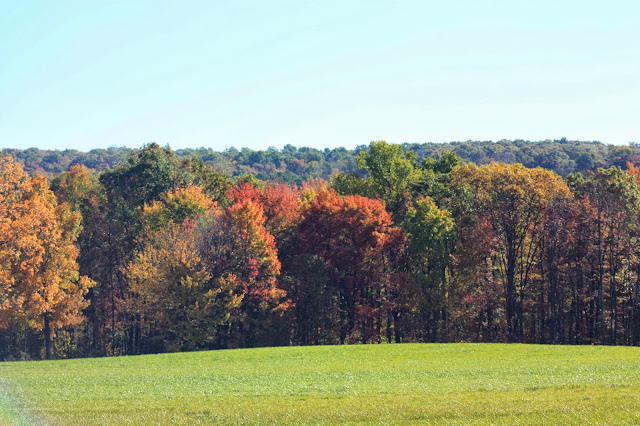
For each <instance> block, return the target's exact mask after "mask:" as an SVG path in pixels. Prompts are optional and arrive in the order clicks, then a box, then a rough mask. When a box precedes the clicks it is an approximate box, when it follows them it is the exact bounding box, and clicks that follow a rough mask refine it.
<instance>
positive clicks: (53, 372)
mask: <svg viewBox="0 0 640 426" xmlns="http://www.w3.org/2000/svg"><path fill="white" fill-rule="evenodd" d="M0 410H1V413H2V418H3V419H4V421H5V422H6V423H9V424H16V423H17V424H20V423H24V424H31V423H45V424H49V423H53V424H96V423H102V424H111V423H129V424H144V423H164V424H174V423H183V424H194V423H218V422H219V423H232V424H238V423H338V422H348V423H357V422H365V423H381V422H383V423H389V422H408V423H415V422H438V423H454V424H455V423H478V422H480V423H494V424H495V423H499V424H517V423H537V424H539V423H549V424H557V423H579V424H584V423H609V424H626V423H640V348H628V347H589V346H582V347H579V346H539V345H499V344H402V345H367V346H318V347H287V348H265V349H241V350H226V351H213V352H195V353H180V354H164V355H148V356H137V357H120V358H97V359H81V360H66V361H39V362H11V363H0Z"/></svg>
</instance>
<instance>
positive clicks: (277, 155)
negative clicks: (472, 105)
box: [0, 138, 640, 184]
mask: <svg viewBox="0 0 640 426" xmlns="http://www.w3.org/2000/svg"><path fill="white" fill-rule="evenodd" d="M402 146H403V147H404V148H405V150H411V151H414V152H415V153H416V154H417V156H418V159H419V160H421V159H423V158H426V157H434V158H440V156H441V155H442V154H443V153H444V152H449V151H453V152H455V153H456V154H457V155H458V156H459V157H460V158H461V159H462V160H463V161H468V162H473V163H476V164H480V165H481V164H489V163H491V162H500V163H522V164H523V165H525V166H526V167H542V168H545V169H548V170H552V171H554V172H556V173H558V174H559V175H561V176H566V175H567V174H569V173H572V172H580V171H584V170H588V169H593V168H598V167H604V168H608V167H611V166H620V167H625V165H626V163H627V162H628V161H629V162H631V163H634V164H638V163H639V162H640V144H637V143H630V144H629V145H607V144H603V143H601V142H584V141H570V140H567V139H565V138H563V139H559V140H544V141H536V142H531V141H524V140H514V141H510V140H500V141H497V142H493V141H466V142H449V143H431V142H428V143H404V144H402ZM366 149H367V145H360V146H357V147H356V148H354V149H346V148H333V149H329V148H326V149H324V150H319V149H316V148H306V147H302V148H297V147H295V146H293V145H286V146H285V147H284V148H282V149H276V148H268V149H266V150H253V149H250V148H242V149H239V150H238V149H236V148H229V149H226V150H224V151H214V150H213V149H211V148H195V149H191V148H188V149H179V150H176V151H175V153H176V155H177V156H178V157H179V158H187V157H191V156H195V157H198V158H200V159H201V160H203V161H204V162H205V163H206V164H208V165H210V166H212V167H213V168H214V169H215V170H216V171H218V172H220V173H224V174H227V175H230V176H240V175H244V174H253V175H254V176H256V177H257V178H259V179H262V180H274V181H280V182H285V183H289V184H293V183H301V182H303V181H306V180H309V179H313V178H321V179H330V178H331V177H332V176H334V175H335V174H337V173H340V172H344V173H358V166H357V164H356V155H357V154H358V153H359V152H360V151H363V150H366ZM138 151H139V150H138V149H132V148H126V147H111V148H107V149H92V150H91V151H89V152H81V151H77V150H73V149H67V150H43V149H38V148H28V149H25V150H21V149H12V148H4V149H2V151H1V152H0V156H11V157H14V158H16V159H17V160H18V161H19V162H21V163H22V164H23V165H24V168H25V170H26V171H28V172H29V173H34V172H39V173H42V174H44V175H47V176H50V177H51V176H55V175H57V174H58V173H61V172H64V171H67V170H68V169H69V167H70V166H72V165H75V164H83V165H85V166H86V167H87V168H89V169H90V170H92V171H96V172H98V171H102V170H105V169H108V168H110V167H113V166H114V165H116V164H118V163H120V162H122V161H125V160H126V159H127V158H129V156H131V155H132V154H135V153H136V152H138Z"/></svg>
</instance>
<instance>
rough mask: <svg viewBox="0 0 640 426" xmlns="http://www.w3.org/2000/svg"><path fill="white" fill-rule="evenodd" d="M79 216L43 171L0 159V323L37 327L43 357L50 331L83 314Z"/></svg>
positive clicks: (16, 327)
mask: <svg viewBox="0 0 640 426" xmlns="http://www.w3.org/2000/svg"><path fill="white" fill-rule="evenodd" d="M80 220H81V217H80V214H79V213H77V212H72V211H71V210H70V208H69V206H68V205H67V204H62V205H58V203H57V200H56V197H55V196H54V194H53V193H52V192H51V191H50V190H49V188H48V185H47V182H46V179H45V178H44V177H42V176H39V175H36V176H34V177H33V178H31V177H29V176H28V175H27V174H26V173H25V172H24V170H23V169H22V166H21V165H19V164H17V163H15V162H14V161H12V160H10V159H8V158H3V159H0V328H3V329H13V330H19V329H23V328H31V329H34V330H38V331H42V332H43V337H44V341H45V355H46V358H47V359H51V358H52V356H53V353H52V335H53V332H54V331H55V330H56V329H59V328H61V327H64V326H67V325H72V324H78V323H80V322H81V321H82V320H83V315H82V310H83V309H84V308H85V307H86V306H87V305H88V303H87V302H86V300H85V297H84V296H85V295H86V293H87V291H88V289H89V288H90V287H92V286H93V282H92V281H91V280H90V279H88V278H86V277H79V275H78V264H77V262H76V258H77V256H78V249H77V248H76V247H75V245H74V243H75V240H76V238H77V236H78V233H79V231H80Z"/></svg>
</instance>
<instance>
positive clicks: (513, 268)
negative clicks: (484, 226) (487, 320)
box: [452, 163, 571, 341]
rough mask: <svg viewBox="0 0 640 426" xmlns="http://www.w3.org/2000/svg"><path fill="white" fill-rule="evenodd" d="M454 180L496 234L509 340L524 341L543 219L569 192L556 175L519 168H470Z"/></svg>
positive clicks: (457, 173) (464, 168)
mask: <svg viewBox="0 0 640 426" xmlns="http://www.w3.org/2000/svg"><path fill="white" fill-rule="evenodd" d="M452 178H453V181H454V182H456V184H457V185H459V186H460V188H459V192H464V193H467V194H468V196H469V207H471V208H472V209H473V211H474V212H477V214H478V215H480V217H481V218H482V219H484V220H486V221H487V222H488V223H489V224H490V225H491V228H492V229H493V231H494V232H495V233H496V236H497V238H498V242H499V251H498V256H497V259H496V261H497V265H498V267H499V271H500V275H501V277H502V281H503V286H504V292H505V298H506V301H505V305H506V306H505V308H506V321H507V332H508V338H509V341H523V340H524V320H525V303H526V300H525V299H526V293H527V291H528V286H529V284H530V283H531V280H532V275H533V273H534V269H535V268H534V266H535V264H536V262H537V255H538V251H539V250H540V236H541V229H542V226H543V223H544V221H543V219H544V216H545V213H546V212H547V210H548V209H549V207H550V206H552V205H553V204H554V203H557V202H559V200H563V199H566V198H570V197H571V193H570V191H569V188H568V187H567V185H566V184H565V183H564V181H563V180H562V179H561V178H560V177H559V176H558V175H556V174H554V173H552V172H549V171H547V170H543V169H527V168H525V167H524V166H522V165H521V164H513V165H506V164H497V163H492V164H490V165H488V166H482V167H478V166H475V165H470V164H467V165H463V166H461V167H459V168H457V169H455V170H454V171H453V175H452Z"/></svg>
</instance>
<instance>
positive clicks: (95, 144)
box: [0, 0, 640, 150]
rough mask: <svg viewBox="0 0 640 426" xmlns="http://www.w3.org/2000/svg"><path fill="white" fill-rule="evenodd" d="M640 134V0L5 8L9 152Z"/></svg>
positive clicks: (0, 130)
mask: <svg viewBox="0 0 640 426" xmlns="http://www.w3.org/2000/svg"><path fill="white" fill-rule="evenodd" d="M561 137H567V138H569V139H580V140H600V141H602V142H605V143H616V144H623V143H628V142H630V141H638V142H640V1H637V0H628V1H615V0H608V1H601V0H600V1H587V0H580V1H568V0H565V1H563V0H555V1H544V0H536V1H532V0H527V1H518V0H508V1H488V0H484V1H483V0H474V1H455V0H452V1H446V0H438V1H430V0H422V1H393V0H385V1H374V0H367V1H348V0H343V1H335V2H332V1H303V0H296V1H290V2H283V1H276V0H270V1H255V2H254V1H231V0H228V1H223V0H203V1H186V0H182V1H173V0H171V1H170V0H164V1H163V0H149V1H136V0H123V1H116V0H111V1H86V0H81V1H64V0H58V1H48V0H46V1H45V0H43V1H29V0H24V1H9V0H7V1H2V0H0V147H13V148H28V147H32V146H35V147H39V148H46V149H66V148H73V149H80V150H89V149H92V148H104V147H108V146H123V145H126V146H130V147H140V146H141V145H142V144H144V143H148V142H152V141H155V142H158V143H160V144H166V143H168V144H170V146H171V147H172V148H184V147H194V148H195V147H200V146H206V147H212V148H214V149H216V150H223V149H225V148H229V147H231V146H234V147H236V148H240V147H250V148H254V149H264V148H266V147H269V146H275V147H277V148H281V147H282V146H284V145H285V144H288V143H291V144H293V145H296V146H313V147H317V148H325V147H336V146H345V147H354V146H356V145H359V144H366V143H368V142H369V141H371V140H380V139H384V140H387V141H389V142H427V141H434V142H446V141H454V140H468V139H474V140H499V139H503V138H506V139H528V140H539V139H559V138H561Z"/></svg>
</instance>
